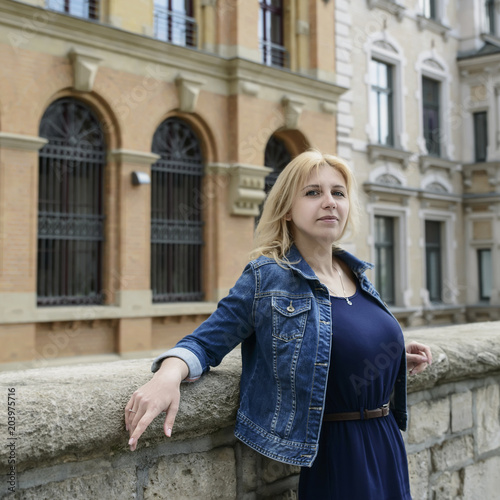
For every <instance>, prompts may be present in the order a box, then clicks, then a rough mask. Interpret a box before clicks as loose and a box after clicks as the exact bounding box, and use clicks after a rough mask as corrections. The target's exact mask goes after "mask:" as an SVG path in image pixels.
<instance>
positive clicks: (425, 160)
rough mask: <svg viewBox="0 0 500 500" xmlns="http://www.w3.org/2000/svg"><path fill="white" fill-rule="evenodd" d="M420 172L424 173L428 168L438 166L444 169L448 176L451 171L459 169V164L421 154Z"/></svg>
mask: <svg viewBox="0 0 500 500" xmlns="http://www.w3.org/2000/svg"><path fill="white" fill-rule="evenodd" d="M419 164H420V172H422V173H425V172H426V171H427V170H429V168H439V169H442V170H445V171H446V173H447V174H448V177H451V174H452V173H453V172H458V171H460V164H459V163H457V162H456V161H452V160H448V159H446V158H439V157H437V156H430V155H422V156H420V158H419Z"/></svg>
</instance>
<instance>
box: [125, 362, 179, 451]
mask: <svg viewBox="0 0 500 500" xmlns="http://www.w3.org/2000/svg"><path fill="white" fill-rule="evenodd" d="M188 374H189V368H188V366H187V365H186V363H185V362H184V361H182V359H180V358H173V357H172V358H166V359H165V360H164V361H163V363H162V365H161V367H160V369H159V370H158V371H157V372H156V373H155V374H154V375H153V378H152V379H151V380H150V381H149V382H148V383H146V384H144V385H143V386H142V387H140V388H139V389H137V390H136V391H135V392H134V394H132V397H131V398H130V400H129V402H128V403H127V406H125V428H126V429H127V431H128V432H129V436H130V440H129V442H128V444H129V446H130V450H131V451H134V450H135V449H136V448H137V441H138V440H139V438H140V437H141V436H142V433H143V432H144V431H145V430H146V429H147V427H148V425H149V424H150V423H151V422H152V421H153V420H154V419H155V418H156V417H157V416H158V415H159V414H160V413H161V412H162V411H165V412H166V413H167V415H166V417H165V423H164V424H163V430H164V432H165V435H166V436H168V437H170V436H171V435H172V428H173V426H174V421H175V417H176V415H177V411H178V409H179V401H180V384H181V382H182V381H183V380H184V379H185V378H186V377H187V376H188Z"/></svg>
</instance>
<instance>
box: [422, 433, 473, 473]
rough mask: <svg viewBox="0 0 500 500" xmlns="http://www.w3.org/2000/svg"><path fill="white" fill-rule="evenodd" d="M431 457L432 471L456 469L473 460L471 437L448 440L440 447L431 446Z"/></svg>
mask: <svg viewBox="0 0 500 500" xmlns="http://www.w3.org/2000/svg"><path fill="white" fill-rule="evenodd" d="M431 456H432V466H433V468H434V470H437V471H444V470H447V469H450V468H456V467H458V466H460V465H462V464H464V463H466V462H467V461H469V460H473V459H474V440H473V438H472V436H460V437H458V438H455V439H449V440H447V441H445V442H444V443H443V444H441V445H435V446H433V447H432V448H431Z"/></svg>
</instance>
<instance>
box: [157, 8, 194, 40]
mask: <svg viewBox="0 0 500 500" xmlns="http://www.w3.org/2000/svg"><path fill="white" fill-rule="evenodd" d="M154 30H155V38H158V39H159V40H163V41H164V42H170V43H173V44H175V45H182V46H184V47H196V46H197V33H198V28H197V24H196V19H195V18H194V10H193V0H154Z"/></svg>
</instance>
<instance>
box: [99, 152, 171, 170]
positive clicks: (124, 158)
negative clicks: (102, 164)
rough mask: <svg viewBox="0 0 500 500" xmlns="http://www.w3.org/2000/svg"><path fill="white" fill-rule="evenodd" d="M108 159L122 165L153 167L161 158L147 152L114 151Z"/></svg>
mask: <svg viewBox="0 0 500 500" xmlns="http://www.w3.org/2000/svg"><path fill="white" fill-rule="evenodd" d="M108 158H109V159H111V160H113V161H118V162H120V163H133V164H134V165H145V166H151V165H152V164H153V163H155V162H156V161H158V160H159V159H160V158H161V156H160V155H157V154H155V153H147V152H145V151H133V150H131V149H113V150H112V151H110V152H109V154H108Z"/></svg>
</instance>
